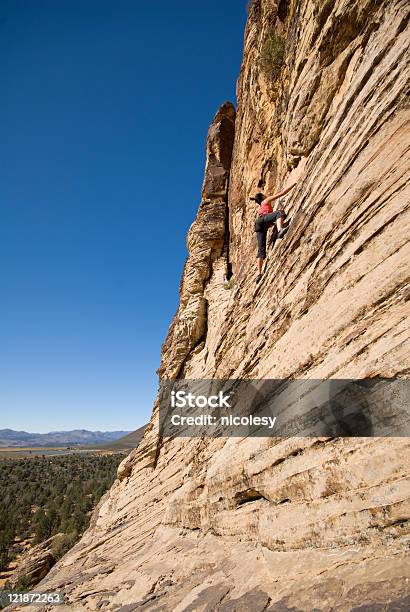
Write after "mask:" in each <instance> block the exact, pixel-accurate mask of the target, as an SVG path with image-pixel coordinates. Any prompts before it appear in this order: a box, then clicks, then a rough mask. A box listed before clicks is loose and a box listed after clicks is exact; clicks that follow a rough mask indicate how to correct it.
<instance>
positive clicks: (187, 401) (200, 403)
mask: <svg viewBox="0 0 410 612" xmlns="http://www.w3.org/2000/svg"><path fill="white" fill-rule="evenodd" d="M230 398H231V396H230V395H225V394H224V392H223V391H220V392H219V393H218V395H210V396H209V397H207V396H206V395H195V394H194V393H186V392H185V391H176V392H175V391H171V406H172V408H186V407H189V408H195V407H196V408H205V406H209V408H231V405H230V404H229V402H228V400H229V399H230Z"/></svg>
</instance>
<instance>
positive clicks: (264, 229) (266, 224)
mask: <svg viewBox="0 0 410 612" xmlns="http://www.w3.org/2000/svg"><path fill="white" fill-rule="evenodd" d="M280 217H283V218H285V217H286V213H285V211H284V210H275V211H274V212H271V213H269V214H268V215H261V216H260V217H258V218H257V219H256V221H255V232H256V238H257V239H258V255H257V256H258V257H263V258H264V259H265V257H266V235H267V233H268V229H269V228H270V227H272V225H275V222H276V219H280Z"/></svg>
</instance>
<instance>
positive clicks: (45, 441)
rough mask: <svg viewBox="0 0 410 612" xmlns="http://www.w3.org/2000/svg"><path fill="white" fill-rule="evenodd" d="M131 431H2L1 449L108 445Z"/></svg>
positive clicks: (0, 430)
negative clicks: (42, 432)
mask: <svg viewBox="0 0 410 612" xmlns="http://www.w3.org/2000/svg"><path fill="white" fill-rule="evenodd" d="M129 433H131V432H129V431H88V430H87V429H73V430H72V431H50V433H45V434H40V433H28V432H26V431H14V430H13V429H0V448H1V447H3V448H4V447H12V446H14V447H19V446H33V447H37V446H79V445H81V446H82V445H89V444H106V443H108V442H113V441H115V440H118V439H119V438H122V437H123V436H127V435H128V434H129Z"/></svg>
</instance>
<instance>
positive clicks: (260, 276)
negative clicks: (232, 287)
mask: <svg viewBox="0 0 410 612" xmlns="http://www.w3.org/2000/svg"><path fill="white" fill-rule="evenodd" d="M261 280H262V274H258V276H257V277H256V282H257V283H259V282H260V281H261Z"/></svg>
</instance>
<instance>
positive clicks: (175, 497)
mask: <svg viewBox="0 0 410 612" xmlns="http://www.w3.org/2000/svg"><path fill="white" fill-rule="evenodd" d="M248 10H249V16H248V22H247V26H246V31H245V42H244V55H243V62H242V67H241V72H240V77H239V80H238V85H237V93H238V108H237V111H236V117H235V112H234V109H233V107H232V105H230V104H225V105H224V106H223V107H221V109H220V110H219V111H218V113H217V115H216V117H215V119H214V121H213V123H212V125H211V128H210V131H209V135H208V143H207V162H206V170H205V179H204V183H203V190H202V201H201V204H200V206H199V210H198V214H197V217H196V219H195V221H194V223H193V225H192V226H191V229H190V230H189V233H188V248H189V257H188V260H187V263H186V265H185V269H184V272H183V276H182V281H181V292H180V306H179V308H178V311H177V313H176V315H175V318H174V320H173V322H172V325H171V328H170V331H169V333H168V337H167V339H166V341H165V344H164V347H163V352H162V363H161V366H160V369H159V374H160V376H161V377H162V376H163V377H175V376H179V377H186V378H213V377H215V378H285V377H292V378H298V377H299V378H332V377H333V378H366V377H375V376H383V377H393V376H406V375H408V372H407V370H406V364H408V361H409V346H410V343H409V342H408V340H409V332H408V313H409V304H408V299H409V296H410V289H409V274H408V269H409V266H408V262H409V251H410V249H409V235H410V231H409V228H410V223H409V200H410V188H409V179H410V174H409V156H410V155H409V122H410V111H409V106H408V99H407V98H406V92H407V91H408V86H409V49H408V45H409V40H410V31H409V25H408V21H409V11H410V6H409V4H408V2H406V1H405V0H389V1H387V0H386V1H382V0H335V1H330V0H320V1H319V0H315V1H314V0H300V1H299V2H296V0H288V1H285V0H280V2H276V1H273V0H253V2H251V3H250V6H249V9H248ZM272 33H275V36H276V37H280V41H282V43H283V57H282V61H281V64H280V67H279V68H278V67H277V66H275V67H274V68H275V70H273V69H272V73H270V72H269V70H266V67H265V68H264V69H263V70H262V68H261V66H262V64H261V61H260V57H261V53H262V50H263V46H264V41H265V40H266V38H267V37H268V36H272ZM276 40H277V39H276ZM279 55H280V54H279ZM232 146H233V149H232ZM294 181H297V187H296V188H295V190H293V191H292V192H290V193H289V195H288V196H287V197H286V198H285V199H284V202H283V206H284V207H285V210H286V211H287V212H288V214H289V216H290V217H291V219H292V221H291V226H290V229H289V232H288V234H287V236H286V238H285V239H284V240H282V241H281V242H277V243H276V245H275V246H274V247H271V248H270V249H269V250H268V257H267V265H266V270H265V272H264V278H263V282H261V283H260V284H258V285H256V284H255V275H256V274H255V256H256V241H255V235H254V230H253V223H254V217H255V204H254V203H252V202H251V201H250V200H249V196H251V195H254V193H255V192H256V191H263V192H265V193H270V192H272V191H274V190H275V189H279V188H280V187H282V186H287V185H290V184H291V183H292V182H294ZM230 267H231V268H232V272H233V279H234V283H231V284H230V285H229V287H228V288H227V285H226V283H225V277H226V273H227V270H229V269H230ZM408 474H409V443H408V439H406V438H390V439H388V438H332V439H330V438H320V439H313V438H311V439H308V438H291V439H286V440H284V439H277V438H269V439H267V438H232V439H228V440H227V439H199V438H197V439H188V438H179V439H174V440H171V441H170V440H167V439H165V440H160V439H159V436H158V414H157V405H156V406H154V411H153V416H152V419H151V422H150V424H149V426H148V427H147V429H146V432H145V435H144V439H143V441H142V442H141V444H140V446H139V447H138V449H136V450H134V451H133V452H132V453H131V454H130V455H129V457H127V459H125V460H124V462H123V463H122V465H121V466H120V468H119V478H118V479H117V480H116V482H115V483H114V485H113V486H112V488H111V490H110V491H109V492H108V493H107V494H106V495H105V496H104V497H103V499H102V500H101V502H100V504H99V506H98V508H97V509H96V510H95V512H94V515H93V518H92V522H91V525H90V528H89V529H88V531H87V532H86V533H85V534H84V536H83V538H82V539H81V541H80V542H79V543H78V544H77V545H76V546H75V547H74V548H73V549H72V550H70V551H69V552H68V553H67V554H66V555H65V556H64V557H63V558H62V559H61V560H60V561H59V562H58V563H57V565H56V566H55V567H54V568H53V569H52V570H51V571H50V573H49V574H48V575H47V577H46V578H45V579H44V580H43V581H42V583H41V584H40V585H39V586H40V587H41V590H47V591H50V590H60V589H62V590H64V591H65V593H66V596H67V600H68V603H67V605H66V606H61V607H60V608H59V609H60V610H61V612H63V610H65V609H67V610H72V609H75V610H78V611H80V610H83V609H84V610H121V611H123V612H125V611H131V610H147V611H148V610H149V611H162V610H163V611H168V610H172V611H175V612H182V611H185V612H186V611H188V610H192V611H194V610H200V611H205V610H209V612H210V611H213V610H223V611H225V612H227V611H231V610H232V611H234V610H252V611H253V612H258V611H259V610H293V611H294V610H336V611H339V610H340V611H347V610H362V611H363V610H372V611H374V610H398V609H403V610H404V609H409V607H410V600H409V596H410V583H409V575H410V571H409V570H410V568H409V557H408V541H409V540H408V519H409V494H410V485H409V479H408ZM27 609H29V608H27ZM36 609H37V610H38V608H36Z"/></svg>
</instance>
